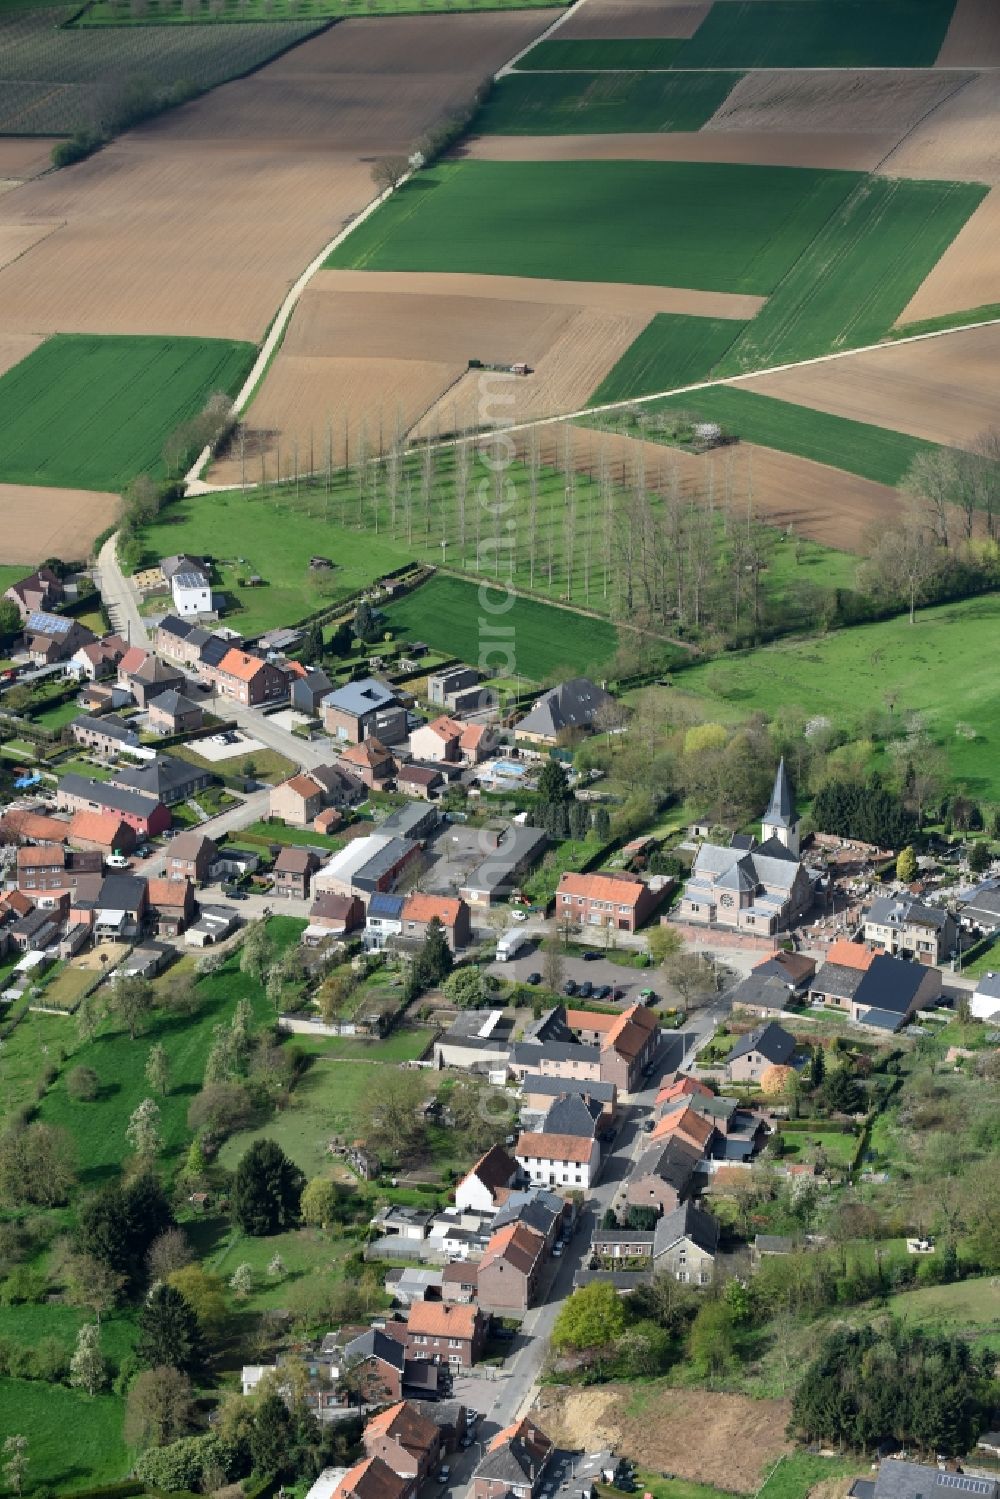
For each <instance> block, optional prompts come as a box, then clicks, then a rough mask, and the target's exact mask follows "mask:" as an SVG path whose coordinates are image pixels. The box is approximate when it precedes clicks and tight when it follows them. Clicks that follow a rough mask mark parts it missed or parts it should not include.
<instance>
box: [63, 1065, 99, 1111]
mask: <svg viewBox="0 0 1000 1499" xmlns="http://www.w3.org/2000/svg"><path fill="white" fill-rule="evenodd" d="M100 1091H101V1079H100V1078H99V1077H98V1076H97V1073H96V1072H95V1071H94V1069H93V1067H73V1068H72V1069H71V1070H70V1071H69V1073H68V1074H67V1076H66V1092H67V1093H68V1094H69V1096H70V1098H72V1099H75V1101H76V1102H77V1103H93V1102H94V1099H95V1098H96V1097H97V1096H98V1094H99V1093H100Z"/></svg>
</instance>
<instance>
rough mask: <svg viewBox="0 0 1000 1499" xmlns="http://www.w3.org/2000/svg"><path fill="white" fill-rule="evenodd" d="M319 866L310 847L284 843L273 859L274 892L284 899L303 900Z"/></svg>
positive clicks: (317, 858) (318, 861) (317, 859)
mask: <svg viewBox="0 0 1000 1499" xmlns="http://www.w3.org/2000/svg"><path fill="white" fill-rule="evenodd" d="M319 867H320V860H319V856H318V855H317V854H315V853H313V851H312V849H311V848H296V847H295V846H294V845H293V844H286V846H285V847H284V848H283V849H282V850H281V852H280V853H279V855H278V857H277V858H276V859H275V861H274V893H275V895H281V896H284V897H285V898H286V899H288V900H291V899H293V898H294V899H296V900H305V899H306V897H307V896H308V894H309V887H310V884H311V882H312V877H313V875H314V874H315V873H316V871H317V869H318V868H319Z"/></svg>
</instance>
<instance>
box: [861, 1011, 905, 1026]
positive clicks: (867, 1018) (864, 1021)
mask: <svg viewBox="0 0 1000 1499" xmlns="http://www.w3.org/2000/svg"><path fill="white" fill-rule="evenodd" d="M858 1024H859V1025H870V1026H872V1027H873V1028H874V1029H875V1030H879V1031H898V1030H899V1029H900V1027H901V1026H902V1025H903V1024H904V1018H903V1016H902V1015H899V1014H897V1013H896V1011H895V1010H876V1009H871V1010H859V1011H858Z"/></svg>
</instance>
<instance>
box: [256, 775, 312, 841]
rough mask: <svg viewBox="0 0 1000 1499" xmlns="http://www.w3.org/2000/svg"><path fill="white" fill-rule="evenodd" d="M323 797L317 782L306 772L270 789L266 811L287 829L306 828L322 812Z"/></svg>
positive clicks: (290, 777)
mask: <svg viewBox="0 0 1000 1499" xmlns="http://www.w3.org/2000/svg"><path fill="white" fill-rule="evenodd" d="M324 801H325V796H324V792H323V787H322V786H321V785H320V783H319V781H317V780H314V779H313V777H312V776H311V775H309V773H308V772H307V771H299V772H297V774H295V775H293V776H289V778H288V780H287V781H282V782H281V783H280V784H279V785H277V786H272V787H271V794H270V797H269V806H268V810H269V811H270V814H271V816H272V817H277V818H280V820H281V821H282V822H283V823H285V825H286V826H287V827H291V828H308V827H311V826H312V824H313V823H314V822H315V821H316V818H317V817H318V816H319V814H320V812H322V810H323V805H324Z"/></svg>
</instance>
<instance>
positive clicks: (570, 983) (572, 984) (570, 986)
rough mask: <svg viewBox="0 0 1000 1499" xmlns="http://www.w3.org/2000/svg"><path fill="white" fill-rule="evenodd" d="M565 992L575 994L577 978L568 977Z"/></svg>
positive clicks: (564, 985)
mask: <svg viewBox="0 0 1000 1499" xmlns="http://www.w3.org/2000/svg"><path fill="white" fill-rule="evenodd" d="M563 993H564V994H568V995H573V994H575V993H576V979H567V980H566V982H565V984H563Z"/></svg>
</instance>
